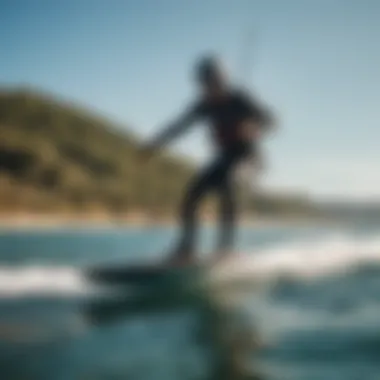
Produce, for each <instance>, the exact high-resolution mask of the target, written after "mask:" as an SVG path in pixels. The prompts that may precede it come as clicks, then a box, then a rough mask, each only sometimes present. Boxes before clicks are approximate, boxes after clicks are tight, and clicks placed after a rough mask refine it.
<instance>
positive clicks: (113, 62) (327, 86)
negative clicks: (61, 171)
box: [0, 0, 380, 199]
mask: <svg viewBox="0 0 380 380" xmlns="http://www.w3.org/2000/svg"><path fill="white" fill-rule="evenodd" d="M379 19H380V2H378V1H377V0H355V1H353V0H319V1H308V0H287V1H283V0H265V1H264V0H263V1H261V0H204V1H201V0H194V1H185V0H182V1H181V0H149V1H148V0H108V1H106V0H65V1H63V0H61V1H57V0H35V1H31V0H23V1H22V0H2V1H1V2H0V83H1V84H4V85H7V86H9V85H20V84H29V85H33V86H36V87H38V88H42V89H45V90H48V91H50V92H53V93H56V94H59V95H63V96H64V97H66V98H68V99H74V100H76V101H78V102H80V103H81V104H83V105H86V106H90V107H92V108H95V109H97V110H98V111H99V112H101V113H103V114H105V115H107V116H109V117H111V118H112V119H113V120H115V121H116V122H117V123H118V124H120V125H122V126H124V125H125V126H128V128H132V129H134V130H135V131H136V132H138V133H139V134H141V135H142V136H143V137H147V136H150V135H151V134H153V133H155V132H156V131H157V130H158V129H159V127H160V126H161V125H163V124H164V123H165V122H166V121H167V120H170V119H171V118H172V117H173V116H175V115H177V114H178V112H180V111H181V109H182V108H183V107H184V106H186V103H187V102H188V101H191V100H192V98H193V96H194V86H193V83H192V82H191V67H192V63H193V62H194V60H195V59H196V58H197V57H198V56H199V54H201V53H202V52H205V51H209V50H210V49H211V50H213V51H217V52H219V53H220V54H221V55H222V56H223V57H224V58H225V60H226V62H227V66H228V67H229V69H230V72H231V74H232V75H233V76H234V78H235V79H237V80H240V81H244V82H245V84H246V85H247V86H248V87H250V88H251V89H252V91H254V92H255V93H257V94H258V95H259V96H260V97H261V98H262V99H263V100H264V101H265V102H267V103H268V104H269V105H271V106H273V107H274V108H275V109H276V111H277V113H278V118H279V121H280V123H279V127H280V130H279V132H278V134H277V135H276V136H275V137H274V138H273V139H271V140H270V141H267V143H266V151H267V154H268V158H269V164H270V169H269V171H268V173H267V174H266V175H265V178H264V181H263V183H264V185H265V186H266V187H268V188H270V189H274V190H277V189H288V190H297V191H298V190H300V191H307V192H309V193H311V194H313V195H315V196H318V197H331V196H334V197H344V198H349V197H355V198H360V199H367V198H374V197H377V198H378V196H379V194H380V170H379V169H380V150H379V149H378V144H379V141H380V128H379V127H378V126H379V119H380V108H379V106H378V105H379V100H380V44H379V42H378V41H379V39H380V23H379ZM205 130H206V129H205V128H204V127H203V126H202V125H200V126H198V127H196V128H194V130H193V131H191V132H190V133H189V134H188V135H187V136H186V137H183V138H182V139H181V140H179V141H178V143H177V144H175V146H174V147H175V149H179V150H180V151H181V152H183V153H185V154H187V155H190V156H192V157H194V158H195V159H196V160H198V161H199V162H202V161H203V160H205V159H206V158H207V156H208V151H209V150H208V142H207V134H206V133H205Z"/></svg>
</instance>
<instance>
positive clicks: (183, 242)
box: [173, 161, 219, 261]
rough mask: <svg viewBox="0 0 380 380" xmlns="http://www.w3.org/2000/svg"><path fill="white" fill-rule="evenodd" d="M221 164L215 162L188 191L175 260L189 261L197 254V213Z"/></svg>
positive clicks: (196, 179)
mask: <svg viewBox="0 0 380 380" xmlns="http://www.w3.org/2000/svg"><path fill="white" fill-rule="evenodd" d="M218 167H219V162H218V161H215V162H213V163H212V164H211V165H210V166H209V167H208V168H206V169H205V170H204V171H203V172H201V173H200V174H199V175H198V176H197V177H196V178H195V179H194V180H193V182H192V183H191V184H190V186H189V188H188V190H187V191H186V194H185V197H184V200H183V204H182V207H181V228H182V232H181V237H180V241H179V244H178V246H177V247H176V249H175V251H174V254H173V255H174V258H175V259H179V260H180V261H181V260H185V261H187V260H188V259H191V258H192V256H193V255H194V253H195V243H196V232H197V231H196V230H197V227H198V220H197V213H198V208H199V205H200V202H201V201H202V200H203V198H204V196H205V195H206V194H207V193H208V192H209V191H210V190H211V189H212V188H213V187H214V186H215V184H216V180H217V174H218Z"/></svg>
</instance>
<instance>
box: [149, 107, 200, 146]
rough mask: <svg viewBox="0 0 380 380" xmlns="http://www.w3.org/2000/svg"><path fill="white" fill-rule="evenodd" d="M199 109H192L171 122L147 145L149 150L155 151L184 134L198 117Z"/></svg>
mask: <svg viewBox="0 0 380 380" xmlns="http://www.w3.org/2000/svg"><path fill="white" fill-rule="evenodd" d="M198 109H199V107H197V106H196V107H192V108H191V109H189V110H187V111H186V112H184V113H183V114H182V115H181V116H179V117H178V118H177V119H176V120H174V121H173V122H171V123H170V124H169V125H167V126H166V127H165V128H163V130H162V132H160V133H159V134H158V135H157V136H156V137H155V138H153V139H152V140H151V141H150V142H149V143H148V147H149V148H150V149H153V150H156V149H160V148H161V147H163V146H165V145H166V144H168V143H170V142H171V141H172V140H174V139H175V138H176V137H179V136H180V135H181V134H182V133H184V132H185V131H186V130H187V129H188V128H189V127H190V126H191V125H192V124H193V123H194V122H195V121H196V120H197V119H198V117H199V110H198Z"/></svg>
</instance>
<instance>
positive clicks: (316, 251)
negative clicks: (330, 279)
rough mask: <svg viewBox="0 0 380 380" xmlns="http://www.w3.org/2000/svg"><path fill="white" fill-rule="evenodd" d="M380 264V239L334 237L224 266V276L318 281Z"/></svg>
mask: <svg viewBox="0 0 380 380" xmlns="http://www.w3.org/2000/svg"><path fill="white" fill-rule="evenodd" d="M371 263H379V264H380V238H378V237H375V238H372V239H362V240H358V239H353V238H349V237H345V236H334V237H331V238H329V239H324V240H323V241H320V240H319V241H307V242H294V243H292V244H287V245H285V246H278V247H272V248H269V249H265V250H261V251H259V252H256V253H255V254H253V253H252V252H251V253H250V254H244V255H240V256H239V258H232V259H231V260H229V262H225V263H223V264H222V265H221V266H222V267H221V268H220V270H219V271H218V274H219V275H220V276H227V275H228V276H229V277H252V278H254V279H257V280H263V279H269V278H278V277H288V278H299V279H307V278H315V277H320V276H327V275H331V274H334V273H339V272H340V273H342V272H344V271H347V270H351V269H355V268H356V267H358V266H360V265H363V264H371Z"/></svg>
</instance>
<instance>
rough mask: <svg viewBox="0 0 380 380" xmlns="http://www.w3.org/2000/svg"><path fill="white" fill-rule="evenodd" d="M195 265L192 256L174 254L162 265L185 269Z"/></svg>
mask: <svg viewBox="0 0 380 380" xmlns="http://www.w3.org/2000/svg"><path fill="white" fill-rule="evenodd" d="M194 264H195V258H194V256H193V255H188V254H186V255H185V254H180V253H176V254H174V255H171V256H170V257H168V258H167V259H166V260H165V261H164V265H167V266H169V267H186V266H191V265H194Z"/></svg>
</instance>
